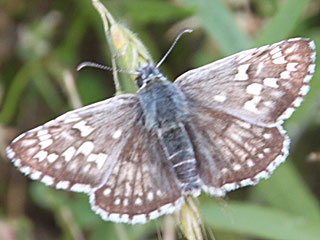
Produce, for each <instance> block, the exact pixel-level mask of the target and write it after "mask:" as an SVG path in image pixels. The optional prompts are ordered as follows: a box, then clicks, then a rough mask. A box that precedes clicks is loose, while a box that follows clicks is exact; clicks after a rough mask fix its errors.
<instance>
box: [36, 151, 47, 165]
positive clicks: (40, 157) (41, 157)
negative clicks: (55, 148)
mask: <svg viewBox="0 0 320 240" xmlns="http://www.w3.org/2000/svg"><path fill="white" fill-rule="evenodd" d="M47 155H48V152H47V151H43V150H41V151H40V152H38V153H37V154H36V155H35V156H34V158H37V159H38V160H39V162H42V161H43V160H45V159H46V158H47Z"/></svg>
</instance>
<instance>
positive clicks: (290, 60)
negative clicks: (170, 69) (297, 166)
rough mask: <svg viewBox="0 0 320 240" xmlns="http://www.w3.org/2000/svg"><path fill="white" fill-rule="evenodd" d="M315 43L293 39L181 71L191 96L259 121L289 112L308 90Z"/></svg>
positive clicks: (263, 123) (280, 117) (278, 119)
mask: <svg viewBox="0 0 320 240" xmlns="http://www.w3.org/2000/svg"><path fill="white" fill-rule="evenodd" d="M315 56H316V53H315V45H314V42H313V41H311V40H308V39H302V38H296V39H289V40H286V41H282V42H279V43H275V44H272V45H267V46H263V47H260V48H255V49H251V50H247V51H243V52H240V53H237V54H235V55H232V56H230V57H227V58H224V59H221V60H219V61H216V62H213V63H211V64H208V65H205V66H203V67H200V68H197V69H194V70H191V71H188V72H186V73H185V74H183V75H181V76H180V77H179V78H178V79H177V80H176V81H175V84H176V85H177V86H178V87H179V88H180V89H181V90H182V91H183V92H184V93H185V95H186V96H187V98H188V99H189V100H190V101H194V102H197V103H198V104H200V105H203V106H205V107H207V108H211V109H216V110H221V111H224V112H226V113H228V114H231V115H233V116H236V117H239V118H241V119H243V120H246V121H249V122H251V123H253V124H258V125H261V126H274V125H276V124H277V123H279V122H281V121H282V120H283V119H286V118H288V117H290V115H291V114H292V112H293V111H294V109H295V108H296V107H298V106H299V105H300V103H301V101H302V99H303V97H304V95H305V94H306V93H307V92H308V90H309V80H310V79H311V78H312V75H313V73H314V71H315V64H314V62H315Z"/></svg>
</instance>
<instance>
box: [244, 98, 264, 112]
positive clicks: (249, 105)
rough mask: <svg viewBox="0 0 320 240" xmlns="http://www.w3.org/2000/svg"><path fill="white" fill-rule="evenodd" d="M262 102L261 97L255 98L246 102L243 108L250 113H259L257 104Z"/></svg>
mask: <svg viewBox="0 0 320 240" xmlns="http://www.w3.org/2000/svg"><path fill="white" fill-rule="evenodd" d="M260 100H261V97H260V96H254V97H253V98H252V99H251V100H249V101H246V102H245V104H244V106H243V107H244V109H246V110H248V111H250V112H254V113H257V112H258V109H257V104H258V103H259V102H260Z"/></svg>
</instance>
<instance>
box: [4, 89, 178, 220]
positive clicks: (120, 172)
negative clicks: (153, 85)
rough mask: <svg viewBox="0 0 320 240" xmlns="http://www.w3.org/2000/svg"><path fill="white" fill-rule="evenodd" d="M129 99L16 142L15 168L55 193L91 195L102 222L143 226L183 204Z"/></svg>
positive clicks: (72, 115)
mask: <svg viewBox="0 0 320 240" xmlns="http://www.w3.org/2000/svg"><path fill="white" fill-rule="evenodd" d="M142 121H143V118H142V111H141V106H140V103H139V100H138V98H137V97H136V96H134V95H121V96H117V97H114V98H111V99H108V100H106V101H102V102H99V103H96V104H92V105H89V106H87V107H84V108H80V109H77V110H74V111H71V112H68V113H66V114H64V115H62V116H60V117H58V118H57V119H55V120H52V121H50V122H48V123H46V124H44V125H43V126H40V127H38V128H36V129H33V130H30V131H28V132H26V133H24V134H22V135H20V136H19V137H17V138H16V139H15V140H14V141H13V142H12V143H11V144H10V146H9V147H8V148H7V154H8V157H9V158H11V159H12V161H13V162H14V164H15V166H16V167H18V169H19V170H20V171H21V172H23V173H24V174H26V175H29V176H30V177H31V178H32V179H34V180H39V181H41V182H43V183H45V184H47V185H51V186H55V187H56V188H58V189H66V190H71V191H78V192H86V193H90V196H91V199H90V201H91V204H92V208H93V209H94V210H95V211H96V212H97V213H98V214H100V215H101V216H102V217H103V218H104V219H105V220H112V221H116V222H129V223H133V224H134V223H144V222H146V221H148V220H151V219H154V218H156V217H158V216H160V215H163V214H165V213H172V212H173V211H174V210H175V209H177V208H179V207H180V206H181V204H182V203H183V198H182V197H181V191H180V189H179V187H178V186H179V185H178V183H177V182H176V179H175V177H174V173H173V172H172V169H170V166H169V165H168V164H167V162H165V161H166V157H165V154H164V152H163V149H162V148H161V146H160V144H159V142H158V140H157V137H156V135H155V134H152V133H151V132H147V130H145V128H144V127H142Z"/></svg>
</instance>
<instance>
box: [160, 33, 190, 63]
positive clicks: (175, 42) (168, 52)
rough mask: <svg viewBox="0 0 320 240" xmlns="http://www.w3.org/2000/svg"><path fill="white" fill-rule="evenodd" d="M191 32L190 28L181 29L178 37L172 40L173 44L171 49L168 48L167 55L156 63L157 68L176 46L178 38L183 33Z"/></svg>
mask: <svg viewBox="0 0 320 240" xmlns="http://www.w3.org/2000/svg"><path fill="white" fill-rule="evenodd" d="M192 31H193V30H192V29H191V28H184V29H182V30H181V31H180V32H179V33H178V36H177V37H176V39H175V40H174V42H173V43H172V45H171V47H170V48H169V50H168V51H167V53H166V54H165V55H164V56H163V57H162V59H161V60H160V62H158V64H157V66H156V67H157V68H158V67H159V66H160V65H161V64H162V63H163V61H164V60H165V59H166V58H167V57H168V55H169V54H170V52H171V51H172V49H173V48H174V46H175V45H176V44H177V42H178V40H179V39H180V37H181V36H182V35H183V34H184V33H191V32H192Z"/></svg>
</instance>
